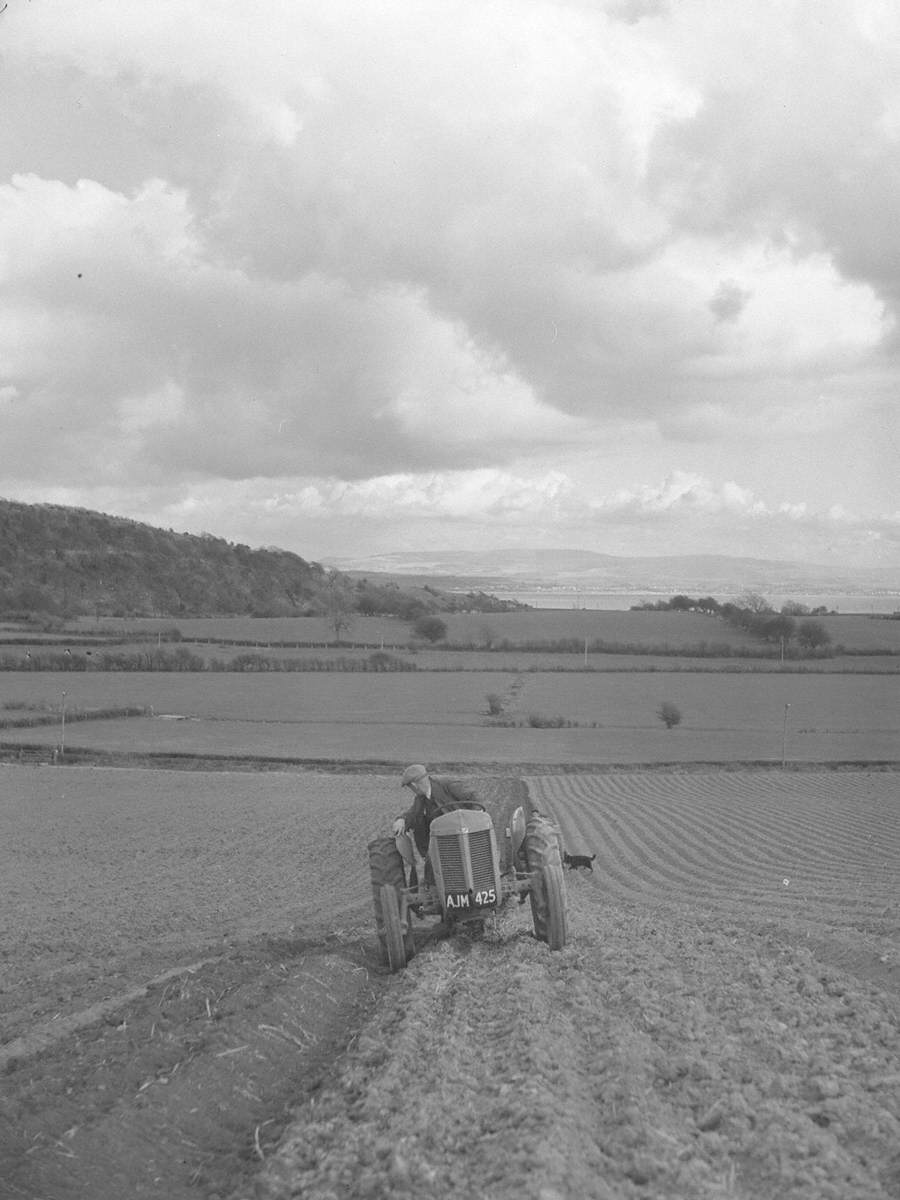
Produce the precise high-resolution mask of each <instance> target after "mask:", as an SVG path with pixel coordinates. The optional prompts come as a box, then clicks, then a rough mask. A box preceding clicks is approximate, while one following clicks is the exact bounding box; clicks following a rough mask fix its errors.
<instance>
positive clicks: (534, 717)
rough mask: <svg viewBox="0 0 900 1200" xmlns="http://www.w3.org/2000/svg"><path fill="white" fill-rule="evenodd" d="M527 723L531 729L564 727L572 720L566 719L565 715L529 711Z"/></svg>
mask: <svg viewBox="0 0 900 1200" xmlns="http://www.w3.org/2000/svg"><path fill="white" fill-rule="evenodd" d="M528 724H529V725H530V726H531V728H532V729H566V728H567V727H568V726H570V725H572V724H574V722H572V721H568V720H566V718H565V717H560V716H555V717H547V716H544V714H543V713H529V714H528Z"/></svg>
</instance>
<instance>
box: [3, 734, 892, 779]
mask: <svg viewBox="0 0 900 1200" xmlns="http://www.w3.org/2000/svg"><path fill="white" fill-rule="evenodd" d="M0 763H6V764H12V765H34V766H37V765H43V764H48V763H52V764H54V765H56V766H60V767H131V768H140V769H153V770H166V771H174V770H181V771H248V772H252V771H295V772H298V773H303V772H307V771H313V772H329V773H338V774H344V775H360V774H362V775H393V774H397V775H399V774H400V772H401V771H402V770H403V768H404V767H406V766H407V762H406V760H405V759H402V760H401V759H361V760H359V761H356V760H350V759H341V758H299V757H287V756H285V757H277V756H275V755H271V756H267V755H240V756H235V757H230V756H229V755H227V754H192V753H190V752H184V753H181V752H177V751H174V752H173V751H159V752H154V751H139V752H135V753H132V752H130V751H125V750H95V749H91V748H90V747H82V746H75V747H71V748H69V747H67V748H66V750H65V751H64V752H63V753H60V751H59V749H58V748H56V747H52V746H48V745H43V744H41V743H38V742H34V743H26V742H21V743H13V742H7V743H4V742H0ZM430 767H431V771H432V774H434V775H471V776H478V777H488V776H490V777H494V776H504V777H509V776H511V775H515V776H516V777H520V776H528V775H610V774H617V773H625V772H627V773H629V774H632V773H634V772H641V771H652V772H653V773H654V774H659V773H666V772H667V773H669V774H679V775H681V774H692V773H696V772H701V771H704V772H713V773H716V772H733V771H768V772H773V771H776V772H780V773H782V774H784V773H786V772H787V773H795V774H796V773H798V772H810V771H819V772H822V771H827V772H829V773H831V772H836V771H837V772H841V771H854V772H857V773H858V772H859V771H879V772H882V771H900V759H872V760H861V759H846V760H837V761H833V762H789V763H788V764H787V765H786V766H785V767H780V766H779V765H778V764H777V763H775V762H773V761H772V759H743V760H740V761H735V762H718V761H710V760H707V759H697V760H696V761H694V762H652V763H633V762H623V763H568V762H564V763H546V762H542V763H528V762H520V763H516V764H515V767H512V766H511V765H510V764H509V763H498V762H434V763H432V764H430Z"/></svg>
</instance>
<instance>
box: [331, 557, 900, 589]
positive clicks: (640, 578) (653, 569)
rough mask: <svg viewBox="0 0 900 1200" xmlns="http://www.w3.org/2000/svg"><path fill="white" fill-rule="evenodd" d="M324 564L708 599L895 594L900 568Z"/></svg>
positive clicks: (425, 561) (430, 561)
mask: <svg viewBox="0 0 900 1200" xmlns="http://www.w3.org/2000/svg"><path fill="white" fill-rule="evenodd" d="M327 563H328V565H329V566H332V567H335V568H336V569H338V570H340V571H344V572H346V573H348V574H354V575H358V574H364V575H366V576H369V577H374V576H387V577H389V578H391V579H395V580H397V581H399V580H401V579H402V580H408V581H412V580H415V581H416V582H417V583H419V584H428V583H439V585H440V586H441V587H443V588H450V589H452V588H454V587H465V588H483V589H484V590H485V591H492V590H501V591H506V590H509V589H510V588H515V589H519V590H531V589H539V588H569V589H583V590H591V591H596V592H651V593H657V592H661V593H672V594H674V593H677V592H688V593H694V594H704V593H706V594H709V595H713V596H716V595H723V594H735V593H740V592H742V591H748V590H752V591H757V592H762V593H764V594H765V593H766V592H774V593H778V594H783V593H785V592H805V593H823V594H829V593H832V594H848V595H860V596H864V595H877V594H884V593H888V594H891V593H894V592H900V568H895V567H894V568H892V567H870V568H858V569H856V568H853V569H849V568H838V567H832V566H827V565H822V564H810V563H798V562H783V561H780V560H778V559H762V558H732V557H729V556H728V555H723V554H696V555H671V556H661V557H649V558H630V557H625V556H620V555H614V554H600V553H597V552H595V551H592V550H575V549H561V550H527V549H525V550H513V549H507V550H485V551H479V550H450V551H439V550H432V551H424V550H423V551H415V550H410V551H399V552H396V553H391V554H378V555H373V556H371V557H366V558H333V559H329V560H327Z"/></svg>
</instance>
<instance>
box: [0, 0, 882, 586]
mask: <svg viewBox="0 0 900 1200" xmlns="http://www.w3.org/2000/svg"><path fill="white" fill-rule="evenodd" d="M0 95H2V105H0V497H2V498H5V499H7V500H20V501H25V502H27V503H45V502H46V503H55V504H64V505H74V506H78V507H81V508H87V509H93V510H98V511H101V512H106V513H111V514H115V515H119V516H126V517H131V518H134V519H136V520H139V521H146V522H147V523H149V524H152V525H155V526H160V527H163V528H172V529H175V530H178V531H184V532H190V533H201V532H206V533H211V534H214V535H215V536H217V537H223V538H226V539H227V540H229V541H233V542H240V543H245V544H247V545H251V546H254V547H256V546H279V547H281V548H283V549H287V550H292V551H294V552H296V553H298V554H300V555H302V556H303V557H305V558H308V559H314V560H323V559H325V560H327V559H328V558H336V557H348V556H349V557H353V556H356V557H364V556H366V555H369V554H372V555H375V554H379V553H387V552H391V551H409V550H417V549H422V550H435V549H459V550H465V549H471V548H477V549H479V550H485V549H494V548H504V547H520V548H521V547H543V548H550V547H572V548H583V549H588V550H594V551H599V552H604V553H609V554H622V555H652V554H693V553H725V554H732V555H743V556H754V557H768V558H780V559H792V560H799V561H806V562H810V563H824V564H829V563H830V564H834V565H836V566H839V567H847V566H851V567H852V566H859V567H863V566H884V567H894V568H896V567H900V484H898V479H900V471H898V465H897V464H898V461H900V417H898V398H900V337H898V323H897V318H898V306H900V6H898V5H897V4H896V0H752V2H750V3H748V0H364V2H363V3H360V0H267V3H266V4H265V5H252V4H247V3H246V2H245V0H244V2H242V3H238V2H237V0H154V2H153V3H147V0H78V2H77V3H67V4H61V3H58V2H57V3H53V2H51V0H8V3H7V4H6V6H5V8H4V9H3V11H2V13H0Z"/></svg>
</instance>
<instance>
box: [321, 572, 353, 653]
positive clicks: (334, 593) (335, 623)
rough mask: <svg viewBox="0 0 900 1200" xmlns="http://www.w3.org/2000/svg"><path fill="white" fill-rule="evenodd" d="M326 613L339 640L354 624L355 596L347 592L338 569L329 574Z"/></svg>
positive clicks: (335, 636)
mask: <svg viewBox="0 0 900 1200" xmlns="http://www.w3.org/2000/svg"><path fill="white" fill-rule="evenodd" d="M325 610H326V611H325V615H326V618H327V620H328V624H329V626H330V627H331V629H332V630H333V631H334V640H335V641H336V642H339V641H340V640H341V634H343V633H345V632H346V631H347V630H348V629H350V627H351V626H352V624H353V617H352V616H351V613H352V611H353V597H352V596H351V595H350V594H349V593H348V592H347V590H346V588H345V586H344V581H343V580H342V579H341V576H340V575H339V574H338V573H337V571H330V572H329V574H328V580H327V586H326V591H325Z"/></svg>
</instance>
